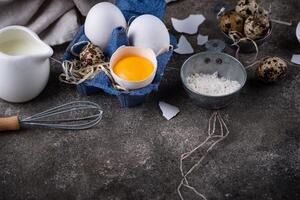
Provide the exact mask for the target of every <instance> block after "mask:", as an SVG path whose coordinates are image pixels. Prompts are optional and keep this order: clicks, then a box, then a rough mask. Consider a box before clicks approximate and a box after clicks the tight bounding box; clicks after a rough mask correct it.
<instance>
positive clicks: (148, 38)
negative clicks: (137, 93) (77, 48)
mask: <svg viewBox="0 0 300 200" xmlns="http://www.w3.org/2000/svg"><path fill="white" fill-rule="evenodd" d="M118 27H122V28H124V29H126V30H127V28H128V33H127V35H128V38H129V42H130V46H131V47H129V48H126V49H125V50H126V51H127V52H128V53H126V51H124V49H122V50H120V51H118V50H117V51H116V52H115V53H114V55H113V56H112V58H118V59H119V60H118V61H115V60H114V61H113V62H111V63H115V65H114V66H110V70H111V73H112V74H113V75H115V76H117V78H115V81H116V82H117V83H118V84H120V85H121V86H123V87H124V88H126V89H138V88H141V87H145V85H144V84H139V82H140V81H145V79H151V80H150V81H149V80H148V81H147V82H148V83H149V84H150V83H151V82H152V81H153V79H154V76H153V73H154V74H155V72H156V71H155V70H156V67H157V66H154V65H155V64H156V63H157V61H153V60H149V59H148V60H147V57H149V55H140V54H135V53H134V52H135V51H134V49H130V48H137V49H136V51H140V49H141V48H143V49H147V50H151V53H150V54H153V55H154V57H155V59H156V56H157V55H159V54H162V53H164V52H167V51H168V50H169V46H170V36H169V32H168V30H167V28H166V26H165V24H164V23H163V22H162V21H161V20H160V19H159V18H157V17H155V16H154V15H141V16H139V17H137V18H136V19H134V20H133V22H132V23H131V24H130V26H129V27H127V22H126V20H125V17H124V15H123V14H122V12H121V11H120V9H119V8H118V7H117V6H115V5H114V4H111V3H108V2H103V3H98V4H96V5H95V6H94V7H93V8H92V9H91V10H90V11H89V13H88V15H87V18H86V21H85V26H84V31H85V34H86V36H87V37H88V39H89V40H90V41H91V43H93V44H94V45H96V46H98V47H99V48H101V49H102V50H105V49H106V48H107V46H108V43H109V41H110V39H111V34H112V32H113V30H114V29H116V28H118ZM129 52H130V53H129ZM140 52H149V51H140ZM115 54H122V55H115ZM146 54H147V53H146ZM148 54H149V53H148ZM151 56H152V55H151ZM115 76H113V77H115ZM120 80H122V81H120ZM124 82H125V84H124ZM126 82H127V83H128V84H126ZM133 85H134V86H133Z"/></svg>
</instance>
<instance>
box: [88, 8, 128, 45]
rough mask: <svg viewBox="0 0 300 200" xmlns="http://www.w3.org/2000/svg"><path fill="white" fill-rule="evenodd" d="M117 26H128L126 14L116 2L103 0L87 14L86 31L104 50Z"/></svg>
mask: <svg viewBox="0 0 300 200" xmlns="http://www.w3.org/2000/svg"><path fill="white" fill-rule="evenodd" d="M117 27H123V28H126V27H127V23H126V20H125V17H124V15H123V14H122V12H121V11H120V9H119V8H118V7H117V6H115V5H114V4H112V3H108V2H102V3H98V4H96V5H95V6H93V7H92V8H91V10H90V11H89V13H88V14H87V17H86V20H85V25H84V32H85V34H86V36H87V37H88V39H89V40H90V41H91V42H92V43H93V44H94V45H96V46H98V47H100V48H101V49H103V50H104V49H105V48H106V47H107V45H108V42H109V40H110V37H111V34H112V32H113V30H114V29H115V28H117Z"/></svg>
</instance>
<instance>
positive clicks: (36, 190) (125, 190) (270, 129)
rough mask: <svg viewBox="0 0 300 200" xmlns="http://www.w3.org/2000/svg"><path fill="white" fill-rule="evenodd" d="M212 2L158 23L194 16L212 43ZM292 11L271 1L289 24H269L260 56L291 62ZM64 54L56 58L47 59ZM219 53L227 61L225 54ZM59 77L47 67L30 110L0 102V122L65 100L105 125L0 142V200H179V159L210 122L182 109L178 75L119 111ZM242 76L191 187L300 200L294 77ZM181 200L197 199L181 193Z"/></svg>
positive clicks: (170, 74) (189, 3)
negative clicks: (84, 104)
mask: <svg viewBox="0 0 300 200" xmlns="http://www.w3.org/2000/svg"><path fill="white" fill-rule="evenodd" d="M216 2H217V1H213V0H206V1H204V0H203V1H200V0H183V1H181V2H179V3H173V4H171V5H169V7H168V10H167V17H166V23H167V24H168V27H170V28H171V26H170V17H172V16H175V17H178V18H183V17H187V16H188V14H194V13H203V14H204V15H205V16H206V17H207V20H206V21H205V23H204V24H202V25H201V27H200V29H199V32H200V33H202V34H209V36H210V38H219V39H221V38H222V36H221V34H220V33H219V31H218V29H217V26H216V20H215V14H214V13H213V7H214V5H215V3H216ZM218 2H221V1H218ZM234 2H235V1H227V3H234ZM268 2H270V1H268ZM264 5H267V4H266V2H264ZM299 10H300V1H299V0H288V1H280V0H274V1H273V17H274V18H277V19H282V20H287V21H290V20H293V22H294V25H293V26H292V27H287V26H282V25H274V32H273V35H272V37H271V40H270V41H269V42H268V43H266V44H265V45H264V46H262V47H261V48H260V50H261V53H260V57H263V56H264V55H277V56H281V57H283V58H286V59H290V58H291V56H292V54H293V53H298V54H300V44H298V43H297V41H296V37H295V27H296V22H297V21H300V12H299ZM171 32H173V33H174V31H173V30H172V29H171ZM177 36H179V35H177ZM189 39H190V41H191V42H192V43H193V46H194V47H195V49H196V51H197V52H200V51H203V50H204V49H203V48H202V47H198V46H197V45H196V36H192V37H189ZM64 48H65V46H61V47H58V48H56V49H55V51H56V54H55V57H56V58H60V57H61V54H62V52H63V50H64ZM226 51H227V52H228V53H230V54H232V53H233V52H232V50H230V49H229V48H228V49H226ZM187 57H188V56H179V55H175V56H174V57H173V59H172V61H171V62H170V63H169V66H170V67H173V68H178V69H179V68H180V66H181V65H182V63H183V62H184V60H185V59H186V58H187ZM59 70H60V68H59V66H58V65H56V64H54V63H53V64H52V71H51V79H50V82H49V84H48V86H47V88H46V89H45V91H44V92H43V93H42V94H41V95H40V96H39V97H38V98H36V99H35V100H34V101H32V102H29V103H25V104H9V103H6V102H4V101H0V113H1V115H11V114H21V115H22V116H24V115H30V114H32V113H35V112H39V111H41V110H43V109H45V108H48V107H52V106H54V105H57V104H62V103H66V102H69V101H71V100H91V101H94V102H97V103H98V104H99V105H100V106H101V108H102V109H103V110H104V118H103V120H102V122H101V124H100V125H99V126H98V127H97V128H95V129H92V130H87V131H80V132H72V131H57V130H47V129H40V128H26V129H23V130H22V131H21V132H19V133H1V135H0V199H14V200H16V199H64V200H65V199H78V200H81V199H114V200H119V199H122V200H126V199H128V200H135V199H138V200H144V199H147V200H171V199H172V200H177V199H179V198H178V196H177V193H176V187H177V185H178V184H179V182H180V172H179V168H178V165H179V157H180V155H181V154H182V153H184V152H186V151H188V150H191V149H192V148H193V147H194V146H195V145H197V144H198V143H199V142H201V141H203V140H204V139H205V137H206V134H207V132H206V129H207V120H208V118H209V116H210V115H211V113H212V112H211V111H208V110H205V109H201V108H199V107H197V106H195V105H194V104H193V103H192V102H191V101H190V99H189V98H188V97H187V95H186V94H185V92H184V90H183V88H182V85H181V83H180V78H179V72H178V71H176V70H167V71H166V73H165V77H164V79H163V81H162V85H161V87H160V89H159V91H158V92H156V93H154V94H153V95H151V98H150V99H149V101H147V102H146V103H145V104H144V105H142V106H139V107H136V108H131V109H124V108H120V107H119V104H118V102H117V100H116V99H115V97H113V96H110V95H107V94H103V93H101V94H98V95H95V96H91V97H80V96H79V95H78V94H77V93H76V91H75V89H74V88H73V87H71V86H68V85H65V84H62V83H59V82H58V79H57V76H58V74H59ZM251 74H252V71H251V70H250V71H249V75H250V78H249V81H248V82H247V84H246V87H245V89H244V90H243V91H242V94H241V97H240V98H239V100H238V101H237V102H236V103H234V104H233V105H231V106H230V107H228V108H226V109H224V110H222V113H223V116H224V117H225V119H226V122H227V124H228V125H229V128H230V131H231V132H230V135H229V137H228V138H227V139H226V140H224V141H223V142H222V143H221V144H220V145H218V146H217V148H216V150H214V151H213V152H212V153H211V154H209V156H208V157H207V159H206V160H205V162H204V164H203V165H202V167H201V168H200V169H199V170H196V171H195V172H194V173H193V175H192V176H191V183H192V184H193V185H195V186H196V188H197V189H198V190H200V191H201V192H202V193H204V194H205V195H206V196H207V197H208V199H210V200H213V199H239V200H248V199H249V200H250V199H253V200H254V199H256V200H257V199H266V200H271V199H273V200H277V199H278V200H279V199H280V200H281V199H289V200H297V199H300V131H299V130H300V101H299V98H300V84H299V82H300V69H299V68H296V67H292V66H291V67H290V68H289V73H288V76H287V78H286V79H285V80H284V81H282V82H280V83H277V84H273V85H265V84H262V83H260V82H257V81H256V80H255V79H253V78H252V75H251ZM158 100H165V101H167V102H169V103H171V104H174V105H177V106H178V107H179V108H180V109H181V113H180V114H179V115H178V116H177V117H176V118H175V119H173V120H171V121H166V120H165V119H164V118H163V117H162V116H161V113H160V111H159V108H158V106H157V102H158ZM184 195H185V197H186V199H197V198H196V197H195V196H194V195H193V194H190V193H188V192H187V191H186V190H184Z"/></svg>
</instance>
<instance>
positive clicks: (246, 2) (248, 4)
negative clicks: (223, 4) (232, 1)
mask: <svg viewBox="0 0 300 200" xmlns="http://www.w3.org/2000/svg"><path fill="white" fill-rule="evenodd" d="M258 8H259V6H258V4H257V2H256V0H240V1H238V3H237V5H236V7H235V11H236V12H237V13H238V14H240V15H241V16H242V17H244V18H245V19H246V18H248V17H249V16H251V15H255V14H257V12H258Z"/></svg>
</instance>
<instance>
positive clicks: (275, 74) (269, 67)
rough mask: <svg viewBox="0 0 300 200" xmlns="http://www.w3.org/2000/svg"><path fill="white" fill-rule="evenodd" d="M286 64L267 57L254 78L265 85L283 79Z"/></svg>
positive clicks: (277, 59)
mask: <svg viewBox="0 0 300 200" xmlns="http://www.w3.org/2000/svg"><path fill="white" fill-rule="evenodd" d="M287 70H288V67H287V63H286V62H285V61H284V60H282V59H281V58H278V57H269V58H266V59H264V60H263V62H262V63H261V64H260V65H259V67H258V68H257V70H256V76H257V77H258V78H259V79H260V80H262V81H264V82H267V83H271V82H276V81H279V80H281V79H283V78H284V77H285V76H286V74H287Z"/></svg>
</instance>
